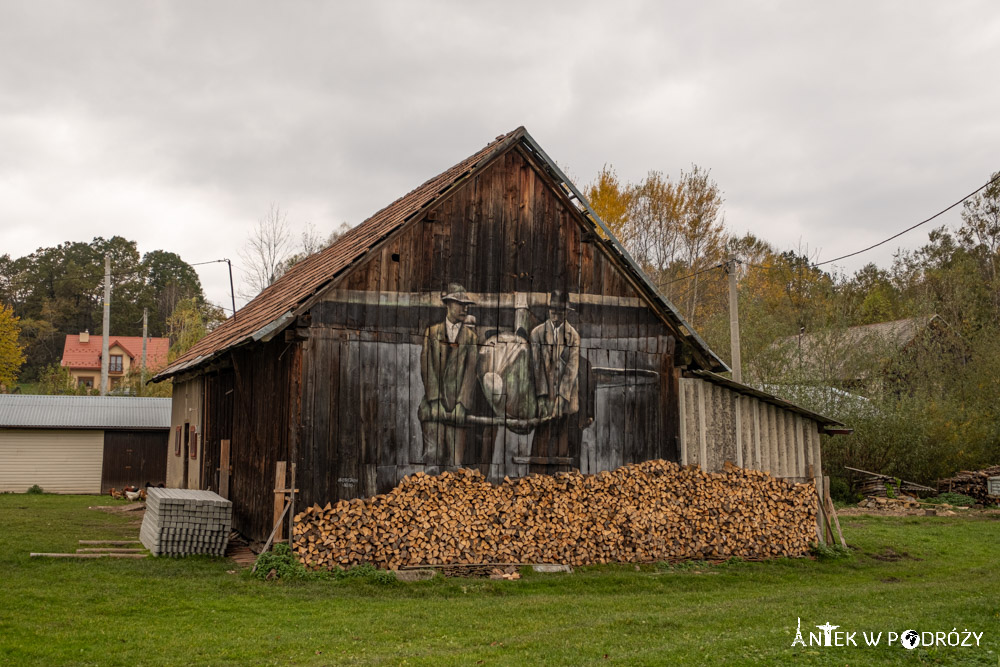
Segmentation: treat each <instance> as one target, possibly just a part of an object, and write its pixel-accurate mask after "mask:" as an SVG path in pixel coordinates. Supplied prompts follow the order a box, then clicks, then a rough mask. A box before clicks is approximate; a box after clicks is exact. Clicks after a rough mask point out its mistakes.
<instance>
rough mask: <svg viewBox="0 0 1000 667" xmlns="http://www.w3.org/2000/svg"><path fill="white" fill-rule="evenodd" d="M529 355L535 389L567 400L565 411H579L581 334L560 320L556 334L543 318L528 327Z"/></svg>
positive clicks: (551, 397)
mask: <svg viewBox="0 0 1000 667" xmlns="http://www.w3.org/2000/svg"><path fill="white" fill-rule="evenodd" d="M531 359H532V364H533V366H534V372H535V393H536V394H537V395H538V396H539V397H541V396H548V397H549V399H555V398H556V396H562V397H563V399H564V400H565V401H566V404H567V408H566V413H565V414H573V413H575V412H579V411H580V334H579V333H577V331H576V329H574V328H573V326H572V325H571V324H570V323H569V322H563V325H562V331H561V332H560V333H559V335H557V334H556V329H555V327H554V326H552V322H551V321H549V320H546V321H545V322H544V323H542V324H539V325H538V326H537V327H535V328H534V329H533V330H532V331H531Z"/></svg>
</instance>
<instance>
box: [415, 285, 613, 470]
mask: <svg viewBox="0 0 1000 667" xmlns="http://www.w3.org/2000/svg"><path fill="white" fill-rule="evenodd" d="M441 302H442V303H443V304H444V306H445V308H446V314H445V319H444V322H441V323H438V324H435V325H432V326H430V327H428V329H427V331H426V332H425V333H424V341H423V349H422V351H421V356H420V377H421V379H422V381H423V384H424V397H423V399H422V400H421V401H420V407H419V408H418V411H417V414H418V417H419V420H420V424H421V430H422V433H423V442H424V461H425V462H426V463H428V464H430V465H436V464H438V462H441V461H443V462H449V463H450V462H452V461H453V462H454V463H453V465H457V466H463V465H474V464H476V463H479V462H480V461H484V462H485V461H489V465H490V469H489V470H490V472H491V473H493V474H492V476H493V477H496V476H497V475H498V474H499V471H501V470H504V471H506V469H507V468H506V462H505V461H504V452H505V449H506V448H505V446H504V440H505V439H506V435H504V437H503V438H502V439H500V440H499V441H498V439H497V432H498V430H499V428H504V429H506V430H510V431H512V432H513V433H514V434H516V435H520V436H527V437H522V438H520V439H519V443H518V444H519V445H521V447H518V448H517V449H524V448H525V447H526V446H529V443H530V458H534V459H536V462H535V465H536V467H542V466H548V465H555V466H558V467H560V468H565V469H568V468H570V467H572V468H579V467H580V443H581V431H582V430H583V429H585V428H587V427H588V426H590V425H591V424H592V423H593V418H592V417H587V418H586V419H585V420H579V419H575V417H576V416H577V414H578V413H579V411H580V391H579V388H580V381H579V369H580V334H579V333H577V331H576V329H575V328H573V325H572V324H570V323H569V322H567V321H566V319H567V314H568V312H569V311H571V310H572V308H571V307H570V306H569V301H568V299H567V298H566V296H565V295H564V294H563V293H562V292H560V291H558V290H556V291H554V292H553V293H552V294H551V296H550V301H549V304H548V307H547V309H546V320H545V321H544V322H542V323H540V324H537V325H536V326H532V323H533V322H532V320H533V319H534V318H533V315H532V314H531V312H530V311H529V310H528V308H527V301H526V300H523V303H522V305H521V306H520V307H519V308H516V313H515V318H514V322H515V328H514V330H513V331H503V330H493V331H484V332H482V337H481V336H480V332H479V331H478V329H477V327H476V318H475V316H474V315H471V314H470V313H469V310H470V307H471V306H473V305H475V303H476V302H475V300H474V299H473V298H471V297H470V296H469V294H468V293H467V292H466V291H465V288H464V287H462V286H461V285H459V284H458V283H452V284H451V285H449V286H448V289H447V290H446V292H445V293H444V294H442V295H441ZM529 332H530V333H529ZM480 392H481V394H480ZM480 395H481V396H482V398H484V399H485V402H484V401H483V400H477V399H478V398H479V396H480ZM584 404H585V405H586V404H588V402H587V401H586V400H585V402H584ZM477 407H478V408H483V407H486V408H487V411H486V413H485V414H480V413H478V412H477V410H476V409H477ZM480 430H481V431H483V433H482V435H479V434H478V433H476V434H474V433H473V432H474V431H480ZM477 442H478V443H481V444H480V447H482V446H485V447H486V449H485V450H484V452H483V453H484V454H485V456H481V457H472V456H467V455H466V449H467V447H471V446H473V443H477ZM470 454H471V452H470ZM528 454H529V452H527V451H518V454H517V458H519V459H520V458H524V457H526V456H528ZM543 458H547V459H549V460H551V461H553V462H554V463H544V464H543V463H541V462H540V460H541V459H543ZM555 461H558V462H555ZM512 463H516V462H513V461H512ZM520 465H523V464H520Z"/></svg>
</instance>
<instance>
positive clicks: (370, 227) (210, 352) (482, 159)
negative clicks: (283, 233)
mask: <svg viewBox="0 0 1000 667" xmlns="http://www.w3.org/2000/svg"><path fill="white" fill-rule="evenodd" d="M514 148H516V149H517V151H518V152H519V153H521V154H522V155H524V156H531V158H532V159H531V162H532V164H533V165H534V168H535V170H536V173H538V174H539V176H540V177H542V178H544V179H545V180H546V181H547V185H548V186H549V187H550V188H554V189H557V190H558V192H559V194H560V196H561V198H562V200H563V202H564V205H565V206H566V208H567V212H569V213H573V214H575V215H577V216H578V220H579V221H580V223H581V224H582V225H583V226H584V227H585V228H586V230H587V231H589V232H590V233H591V234H595V235H596V238H593V239H589V240H590V241H592V242H593V243H594V244H595V245H596V246H599V247H600V249H601V251H602V252H604V253H606V254H607V255H608V256H609V258H610V259H611V261H612V262H614V263H615V264H616V265H617V266H618V268H619V270H620V271H621V272H622V274H623V276H627V277H628V280H629V281H631V282H632V283H634V284H635V285H636V286H637V288H638V290H639V291H640V292H641V293H642V294H643V296H644V298H646V299H647V300H648V301H649V302H650V303H652V304H653V305H654V308H655V309H656V310H657V311H658V312H659V313H660V316H661V317H662V318H663V319H664V321H665V323H666V324H667V325H668V326H670V327H671V328H672V329H673V330H674V331H675V334H676V335H677V336H678V337H679V339H680V340H681V341H682V342H683V343H684V344H685V348H686V349H687V350H689V352H690V353H691V354H692V357H693V359H694V362H695V365H696V366H697V367H699V368H703V369H705V370H713V371H725V370H728V367H727V366H726V364H725V362H723V361H722V360H721V359H720V358H719V357H718V356H717V355H715V354H714V353H713V352H712V351H711V350H710V349H709V347H708V345H707V344H706V343H705V342H704V341H703V340H702V339H701V337H700V336H699V335H698V334H697V332H695V330H694V329H693V328H692V327H691V326H690V325H689V324H688V323H687V322H686V321H685V320H684V318H683V316H682V315H681V314H680V313H679V312H678V311H677V309H676V308H674V306H673V305H672V304H670V303H669V302H668V301H666V300H665V299H664V298H663V297H662V295H661V294H659V292H658V291H657V290H656V288H655V286H654V285H652V283H651V282H650V281H649V280H648V278H647V277H646V276H645V274H644V273H643V272H642V270H641V269H639V267H638V266H637V265H636V264H635V262H634V261H633V260H632V258H631V257H630V256H629V254H628V252H627V251H626V250H625V248H624V246H622V245H621V243H619V242H618V241H617V239H615V238H614V235H613V234H611V232H610V231H609V230H608V229H607V227H606V226H605V225H604V223H603V222H602V221H601V220H600V218H599V217H598V216H597V214H596V213H594V212H593V210H592V209H591V208H590V206H589V204H587V203H586V200H585V199H584V198H583V196H582V195H581V194H580V192H579V190H577V188H576V187H575V186H574V185H573V184H572V183H571V182H570V181H569V179H567V178H566V177H565V175H564V174H563V173H562V172H561V170H560V169H559V168H558V166H557V165H556V164H555V162H554V161H553V160H551V159H550V158H549V157H548V156H547V155H546V154H545V152H544V151H543V150H542V149H541V147H540V146H538V144H537V142H535V140H534V139H533V138H532V137H531V135H530V134H528V132H527V130H525V129H524V128H523V127H520V128H518V129H516V130H514V131H512V132H509V133H507V134H504V135H501V136H499V137H497V138H496V140H494V141H493V142H491V143H490V144H488V145H487V146H485V147H484V148H482V149H481V150H479V151H477V152H476V153H474V154H472V155H470V156H469V157H468V158H466V159H465V160H462V161H461V162H459V163H458V164H456V165H455V166H453V167H452V168H450V169H448V170H446V171H444V172H442V173H440V174H438V175H437V176H435V177H434V178H431V179H430V180H428V181H426V182H425V183H423V184H422V185H420V186H419V187H417V188H415V189H414V190H413V191H411V192H410V193H408V194H407V195H405V196H403V197H401V198H399V199H397V200H396V201H395V202H393V203H392V204H390V205H388V206H386V207H385V208H383V209H382V210H380V211H378V212H377V213H375V214H374V215H372V216H371V217H370V218H368V219H367V220H365V221H364V222H362V223H361V224H359V225H357V226H356V227H354V228H352V229H351V230H350V231H348V232H347V233H346V234H344V236H343V237H341V238H340V239H338V240H337V242H336V243H334V244H333V245H331V246H330V247H329V248H326V249H325V250H323V251H322V252H319V253H317V254H315V255H311V256H310V257H307V258H306V259H304V260H303V261H301V262H299V263H298V264H295V265H294V266H292V267H291V269H289V271H288V272H287V273H286V274H285V275H283V276H282V277H281V278H280V279H279V280H277V281H276V282H275V283H273V284H272V285H270V286H268V287H267V288H265V289H264V290H263V291H262V292H261V293H260V294H258V295H257V296H256V297H255V298H254V299H253V300H251V301H250V302H249V303H248V304H247V305H246V306H244V307H243V308H242V309H240V311H239V312H238V313H236V314H235V315H234V316H233V317H230V318H229V319H227V320H226V321H225V322H224V323H223V324H221V325H220V326H219V327H217V328H216V329H215V330H213V331H212V332H211V333H210V334H209V335H207V336H206V337H205V338H203V339H202V340H200V341H199V342H198V343H196V344H195V345H194V346H192V348H191V349H190V350H188V351H187V352H186V353H185V354H184V355H182V356H181V357H179V358H178V359H176V360H175V361H174V362H173V363H172V364H170V365H169V366H168V367H167V368H165V369H163V370H162V371H160V372H159V373H158V374H157V375H156V376H155V377H154V378H153V381H160V380H165V379H167V378H170V377H174V376H177V375H180V374H184V373H190V372H191V371H195V370H197V369H198V368H200V367H205V366H207V365H209V364H210V363H211V362H212V361H213V360H216V359H218V358H219V357H220V356H222V355H223V354H224V353H225V352H227V351H228V350H231V349H233V348H234V347H238V346H240V345H247V344H252V343H254V342H257V341H261V340H264V341H267V340H270V339H271V338H273V337H275V336H276V335H277V334H278V333H280V332H281V331H282V330H284V329H285V328H286V327H288V326H290V325H292V324H293V322H294V319H295V316H296V315H299V314H301V313H302V312H304V311H305V310H306V309H308V306H309V305H310V304H311V303H312V302H314V301H315V300H316V298H317V294H318V293H319V292H322V291H323V290H324V289H326V288H328V287H329V286H330V285H331V284H332V283H333V282H334V281H336V280H338V279H339V278H341V277H342V276H343V275H344V274H345V273H346V272H348V271H349V270H350V269H352V268H353V267H354V266H355V265H356V264H357V263H358V262H360V261H363V260H364V259H365V258H366V257H369V256H370V253H371V252H372V250H373V249H377V248H379V247H380V245H381V244H383V243H384V242H385V240H386V239H387V238H388V237H390V236H391V235H393V234H394V233H396V232H398V231H399V230H400V228H401V227H403V226H404V225H406V224H407V223H415V222H416V220H417V219H418V218H421V219H422V218H423V217H424V214H426V212H427V211H428V210H432V209H433V207H434V204H435V203H436V202H439V201H441V200H442V199H444V198H446V197H447V196H448V195H450V194H451V193H452V192H453V191H454V190H455V189H456V188H458V187H461V186H462V185H463V184H464V183H466V182H467V181H468V180H470V179H471V178H472V177H473V175H474V174H476V173H477V172H478V171H480V170H482V169H483V168H485V167H486V166H488V165H489V164H491V163H492V162H493V161H494V160H495V159H497V158H498V157H499V156H501V155H503V154H505V153H508V152H510V151H511V149H514ZM585 233H586V232H585ZM456 238H458V239H461V238H462V236H461V235H459V236H457V237H456ZM522 240H524V239H522Z"/></svg>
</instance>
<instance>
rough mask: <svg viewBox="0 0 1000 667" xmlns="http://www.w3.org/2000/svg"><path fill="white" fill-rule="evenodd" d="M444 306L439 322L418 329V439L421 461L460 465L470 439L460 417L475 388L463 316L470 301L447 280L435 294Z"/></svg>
mask: <svg viewBox="0 0 1000 667" xmlns="http://www.w3.org/2000/svg"><path fill="white" fill-rule="evenodd" d="M441 302H442V303H444V305H445V307H446V308H447V309H448V311H447V313H446V315H445V320H444V322H441V323H439V324H434V325H432V326H430V327H428V328H427V331H425V332H424V342H423V349H422V351H421V353H420V376H421V379H422V380H423V381H424V398H423V400H421V401H420V407H419V408H418V410H417V416H418V417H419V419H420V425H421V427H422V430H423V437H424V462H425V463H426V464H428V465H446V466H448V465H461V464H462V458H463V455H464V453H465V448H466V442H467V441H468V439H469V438H470V437H471V436H470V429H469V428H468V426H467V425H466V421H465V417H466V414H467V413H468V411H469V410H470V409H471V408H472V401H473V398H474V396H475V390H476V358H477V355H478V351H479V348H478V346H477V342H478V341H477V337H476V330H475V328H474V327H473V326H472V322H474V320H472V318H471V317H470V316H469V306H471V305H473V304H475V301H473V300H472V299H471V298H470V297H469V295H468V294H466V292H465V288H464V287H462V286H461V285H459V284H457V283H452V284H451V285H449V286H448V289H447V290H446V291H445V293H444V294H442V295H441Z"/></svg>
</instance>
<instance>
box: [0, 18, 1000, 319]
mask: <svg viewBox="0 0 1000 667" xmlns="http://www.w3.org/2000/svg"><path fill="white" fill-rule="evenodd" d="M0 63H2V64H0V254H2V253H10V254H11V255H13V256H20V255H24V254H28V253H30V252H32V251H33V250H35V249H36V248H38V247H42V246H50V245H54V244H57V243H60V242H62V241H68V240H78V241H89V240H90V239H91V238H93V237H94V236H99V235H100V236H112V235H115V234H121V235H123V236H125V237H127V238H130V239H134V240H136V241H137V242H138V245H139V250H140V251H141V252H148V251H150V250H155V249H164V250H170V251H173V252H176V253H178V254H180V255H181V257H183V258H184V259H185V260H186V261H188V262H200V261H205V260H211V259H216V258H220V257H230V258H233V259H234V260H236V258H237V251H238V249H239V248H240V247H241V246H242V245H243V243H244V242H245V239H246V235H247V233H248V230H249V229H250V227H251V226H252V225H253V223H254V222H255V220H256V219H257V218H259V217H261V216H263V215H264V214H265V213H266V212H267V210H268V209H269V207H270V206H271V204H277V205H278V206H280V207H281V208H282V209H283V210H285V211H287V212H288V216H289V221H291V222H293V223H294V225H296V226H297V227H301V226H302V225H304V224H305V223H306V222H310V223H312V224H313V225H315V227H316V228H317V229H318V230H319V231H321V232H322V233H324V234H326V233H328V232H329V231H330V230H332V229H333V228H334V227H336V226H337V225H339V223H341V222H342V221H347V222H349V223H350V224H356V223H358V222H360V221H362V220H364V219H365V218H366V217H368V216H369V215H370V214H372V213H374V212H375V211H376V210H377V209H379V208H381V207H382V206H384V205H386V204H387V203H389V202H390V201H392V200H393V199H395V198H397V197H398V196H400V195H402V194H404V193H405V192H407V191H409V190H410V189H412V188H413V187H414V186H416V185H418V184H419V183H421V182H423V181H424V180H426V179H427V178H429V177H431V176H433V175H435V174H436V173H438V172H440V171H441V170H443V169H445V168H447V167H449V166H451V165H452V164H453V163H455V162H457V161H458V160H460V159H462V158H464V157H465V156H467V155H468V154H470V153H472V152H474V151H475V150H477V149H479V148H480V147H481V146H483V145H485V144H486V143H487V142H488V141H490V140H492V139H493V138H494V137H495V136H497V135H498V134H501V133H502V132H506V131H508V130H511V129H513V128H515V127H517V126H519V125H524V126H526V127H527V129H528V131H529V132H531V134H532V135H533V136H534V137H535V139H536V140H538V142H539V143H540V144H541V145H542V147H543V148H544V149H545V150H546V152H547V153H548V154H549V155H550V156H552V157H553V159H555V160H556V161H557V162H559V164H560V165H561V166H562V167H563V168H564V169H565V170H566V171H567V172H568V173H569V174H570V176H571V177H572V178H573V179H574V180H575V182H576V183H577V185H578V186H580V187H581V188H583V187H584V186H585V185H586V184H587V183H589V182H590V181H591V180H592V179H593V178H594V176H595V175H596V174H597V172H598V171H599V170H600V169H601V167H602V165H604V164H605V163H609V164H612V165H614V167H615V168H616V170H617V171H618V173H619V175H620V176H621V177H622V178H624V179H627V180H638V179H639V178H641V177H642V176H643V175H644V174H645V173H646V172H647V171H648V170H650V169H657V170H660V171H663V172H665V173H666V174H668V175H674V176H676V175H677V173H678V172H679V171H680V170H681V169H687V168H689V167H690V165H691V164H692V163H696V164H698V165H700V166H702V167H706V168H709V169H711V170H712V174H713V176H714V178H715V179H716V181H717V182H718V183H719V185H720V187H721V188H722V190H723V191H724V193H725V199H726V204H725V211H726V220H727V225H728V227H729V228H730V229H731V230H732V231H734V232H738V233H742V232H745V231H752V232H753V233H755V234H757V235H759V236H762V237H764V238H765V239H767V240H769V241H771V242H772V243H774V244H776V245H778V246H779V247H780V248H781V249H787V248H799V247H801V248H803V249H806V248H808V251H809V253H810V255H811V256H812V257H814V259H817V260H822V259H826V258H831V257H835V256H837V255H841V254H845V253H847V252H850V251H853V250H856V249H858V248H861V247H864V246H866V245H869V244H870V243H873V242H875V241H878V240H880V239H882V238H884V237H886V236H888V235H890V234H892V233H894V232H896V231H899V230H901V229H903V228H905V227H907V226H909V225H911V224H913V223H915V222H917V221H919V220H921V219H923V218H925V217H927V216H929V215H930V214H932V213H934V212H936V211H938V210H940V209H941V208H944V207H945V206H947V205H948V204H950V203H952V202H954V201H955V200H957V199H959V198H960V197H962V196H964V195H965V194H967V193H968V192H970V191H972V190H974V189H975V188H976V187H978V186H980V185H982V184H983V183H984V182H985V181H986V180H987V179H988V178H989V176H990V173H991V172H993V171H997V170H1000V150H998V147H1000V120H998V113H997V112H998V110H1000V85H998V81H1000V75H998V72H997V70H998V66H1000V5H997V3H995V2H992V1H990V0H983V1H981V2H961V1H956V0H952V1H950V2H947V3H943V2H929V1H928V2H915V1H905V2H904V1H899V2H876V1H873V0H866V1H864V2H849V1H843V0H841V1H840V2H823V3H820V2H801V1H796V2H757V3H751V2H743V1H741V2H700V3H689V2H684V3H681V2H672V3H670V2H622V1H619V2H615V3H611V2H603V3H587V2H580V1H575V2H565V3H556V2H538V1H537V0H535V1H533V2H511V1H506V2H494V3H474V2H453V3H452V2H437V3H432V2H415V1H410V2H396V3H388V2H385V3H380V2H369V3H353V4H351V5H348V4H347V3H334V2H287V3H286V2H282V3H277V2H246V1H241V2H200V1H199V2H194V1H190V2H132V1H124V0H123V1H120V2H101V1H91V2H86V3H82V2H75V1H73V2H44V1H39V0H31V1H27V0H26V1H24V2H14V1H10V2H4V3H3V4H2V5H0ZM942 220H943V221H944V222H947V223H950V224H952V225H954V224H955V223H956V222H957V221H958V214H957V211H955V212H953V214H951V215H949V216H947V217H946V218H943V219H942ZM936 224H937V223H933V224H932V225H928V226H927V228H926V229H921V230H919V231H915V232H912V233H910V234H909V235H907V236H905V237H903V238H901V239H899V241H897V242H893V243H892V244H891V245H890V246H887V247H885V248H884V249H880V251H877V252H871V253H868V254H866V255H864V256H862V257H859V258H857V259H855V260H851V261H848V262H844V263H843V264H842V265H841V268H843V269H845V270H848V271H853V270H855V269H857V268H859V267H860V266H861V265H863V264H864V263H866V262H868V261H875V262H877V263H879V264H881V265H888V264H889V262H890V261H891V256H892V251H893V250H894V249H895V248H897V247H899V246H903V247H906V248H914V247H918V246H919V245H921V244H922V243H923V242H924V241H925V240H926V231H928V230H929V229H930V228H931V227H932V226H936ZM237 263H238V262H237ZM198 269H199V273H200V275H201V278H202V282H203V284H204V286H205V289H206V293H207V295H208V297H209V299H210V300H211V301H213V302H215V303H219V304H228V303H229V284H228V278H227V276H226V273H225V269H224V268H223V265H208V266H202V267H198ZM237 281H239V275H237Z"/></svg>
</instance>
